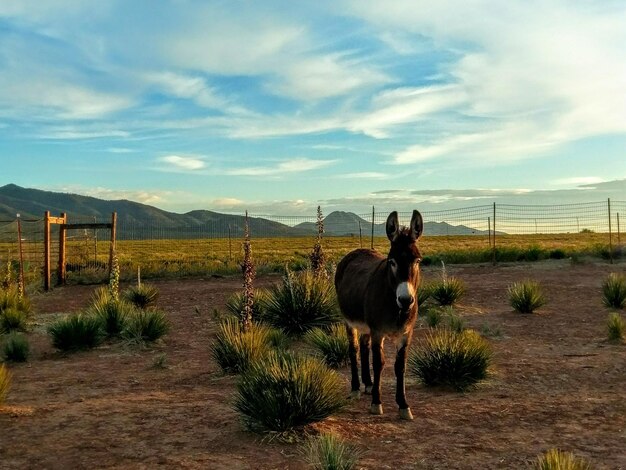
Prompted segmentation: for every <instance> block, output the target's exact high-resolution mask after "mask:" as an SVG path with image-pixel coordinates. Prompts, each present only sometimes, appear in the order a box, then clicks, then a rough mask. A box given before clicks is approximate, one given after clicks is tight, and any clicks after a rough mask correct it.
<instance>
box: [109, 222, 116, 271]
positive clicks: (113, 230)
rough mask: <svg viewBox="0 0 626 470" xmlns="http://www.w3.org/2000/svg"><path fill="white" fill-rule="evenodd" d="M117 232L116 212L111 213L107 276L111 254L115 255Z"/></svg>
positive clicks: (111, 258)
mask: <svg viewBox="0 0 626 470" xmlns="http://www.w3.org/2000/svg"><path fill="white" fill-rule="evenodd" d="M116 233H117V212H113V213H111V247H110V249H109V277H111V271H112V270H113V256H114V255H115V234H116Z"/></svg>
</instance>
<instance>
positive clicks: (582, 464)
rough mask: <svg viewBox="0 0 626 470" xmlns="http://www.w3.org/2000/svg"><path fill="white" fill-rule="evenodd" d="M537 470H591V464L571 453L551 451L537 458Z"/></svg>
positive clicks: (535, 466)
mask: <svg viewBox="0 0 626 470" xmlns="http://www.w3.org/2000/svg"><path fill="white" fill-rule="evenodd" d="M534 468H535V470H591V464H590V463H589V462H587V461H586V460H585V459H583V458H581V457H576V456H575V455H574V454H573V453H571V452H563V451H561V450H559V449H550V450H548V451H547V452H545V453H544V454H541V455H539V456H538V457H537V462H536V463H535V465H534Z"/></svg>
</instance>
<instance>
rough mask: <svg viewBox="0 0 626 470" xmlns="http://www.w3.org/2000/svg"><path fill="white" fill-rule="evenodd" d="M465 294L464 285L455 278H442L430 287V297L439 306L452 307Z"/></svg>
mask: <svg viewBox="0 0 626 470" xmlns="http://www.w3.org/2000/svg"><path fill="white" fill-rule="evenodd" d="M464 293H465V284H464V283H463V281H461V280H460V279H457V278H456V277H452V276H451V277H447V278H446V277H444V279H443V280H442V281H440V282H436V283H434V284H433V285H432V292H431V297H432V298H433V299H434V300H435V301H436V302H437V303H438V304H439V305H443V306H445V305H453V304H454V303H455V302H457V301H458V300H459V299H460V298H461V297H462V296H463V294H464Z"/></svg>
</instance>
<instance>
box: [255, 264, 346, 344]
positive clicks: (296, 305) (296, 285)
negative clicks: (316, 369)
mask: <svg viewBox="0 0 626 470" xmlns="http://www.w3.org/2000/svg"><path fill="white" fill-rule="evenodd" d="M264 319H265V320H266V321H267V322H268V323H269V324H271V325H272V326H275V327H276V328H280V329H282V330H283V331H284V332H285V333H287V334H290V335H300V334H303V333H306V332H307V331H308V330H310V329H312V328H315V327H319V328H325V327H329V326H330V325H331V324H333V323H336V322H338V321H339V319H340V317H339V312H338V309H337V301H336V297H335V286H334V285H333V283H332V282H331V281H330V280H329V279H327V278H326V277H324V276H315V274H314V273H313V272H312V271H310V270H306V271H302V272H300V273H292V272H291V271H289V270H287V273H286V275H285V276H284V278H283V281H282V283H280V284H277V285H274V286H272V287H271V288H270V289H269V292H268V299H267V304H266V309H265V317H264Z"/></svg>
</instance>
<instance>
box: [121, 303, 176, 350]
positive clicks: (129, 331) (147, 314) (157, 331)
mask: <svg viewBox="0 0 626 470" xmlns="http://www.w3.org/2000/svg"><path fill="white" fill-rule="evenodd" d="M169 329H170V323H169V321H168V320H167V316H166V315H165V312H162V311H161V310H135V311H134V312H133V313H132V314H130V315H128V317H127V319H126V325H125V326H124V329H123V330H122V333H121V335H122V337H123V338H125V339H127V340H129V341H135V342H140V343H148V342H154V341H156V340H157V339H159V338H160V337H161V336H163V335H165V334H166V333H167V332H168V331H169Z"/></svg>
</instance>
